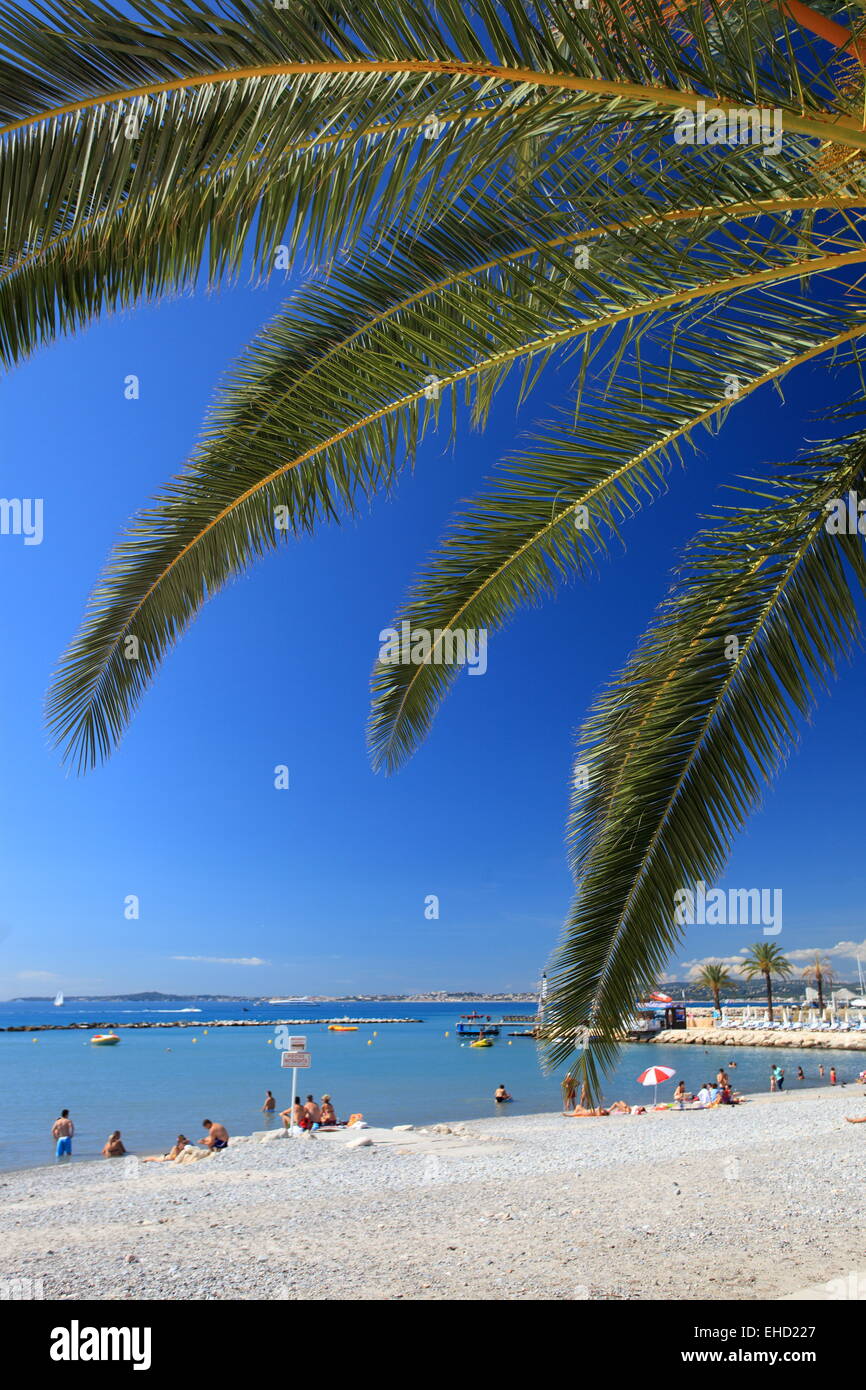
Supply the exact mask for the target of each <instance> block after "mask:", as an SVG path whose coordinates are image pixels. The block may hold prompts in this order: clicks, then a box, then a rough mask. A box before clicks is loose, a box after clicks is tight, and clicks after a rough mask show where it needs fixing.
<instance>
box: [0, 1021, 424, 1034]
mask: <svg viewBox="0 0 866 1390" xmlns="http://www.w3.org/2000/svg"><path fill="white" fill-rule="evenodd" d="M423 1022H424V1020H423V1018H197V1019H194V1020H193V1019H189V1018H183V1019H181V1018H179V1019H176V1020H163V1019H160V1020H159V1022H156V1023H141V1022H136V1023H107V1022H106V1021H105V1020H104V1019H103V1020H101V1021H100V1022H99V1023H19V1024H13V1025H11V1026H10V1027H9V1028H0V1033H65V1032H70V1031H72V1030H75V1029H78V1030H80V1031H83V1032H85V1033H88V1032H92V1031H93V1030H94V1029H98V1028H127V1029H134V1028H198V1030H199V1031H200V1032H202V1031H203V1030H204V1029H205V1028H321V1027H322V1026H323V1025H325V1026H326V1027H327V1025H328V1024H329V1023H339V1024H341V1025H346V1024H352V1025H354V1026H356V1027H359V1028H362V1027H363V1028H366V1027H370V1028H374V1027H375V1028H378V1026H379V1025H380V1024H381V1023H423Z"/></svg>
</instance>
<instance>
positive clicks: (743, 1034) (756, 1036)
mask: <svg viewBox="0 0 866 1390" xmlns="http://www.w3.org/2000/svg"><path fill="white" fill-rule="evenodd" d="M651 1041H652V1042H654V1043H664V1044H665V1045H666V1046H669V1045H670V1044H671V1043H697V1044H698V1045H699V1046H700V1047H787V1048H823V1049H826V1050H830V1051H834V1052H837V1051H838V1052H849V1051H850V1052H866V1033H809V1032H802V1033H798V1032H793V1033H782V1032H776V1030H775V1029H772V1028H755V1029H751V1028H750V1029H748V1030H744V1029H742V1028H663V1029H662V1031H661V1032H660V1033H656V1034H655V1036H654V1037H653V1038H652V1039H651Z"/></svg>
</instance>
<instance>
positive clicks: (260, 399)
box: [49, 201, 866, 766]
mask: <svg viewBox="0 0 866 1390" xmlns="http://www.w3.org/2000/svg"><path fill="white" fill-rule="evenodd" d="M546 221H547V224H548V225H547V227H546V230H547V231H548V232H549V230H550V227H549V217H548V218H547V219H546ZM770 222H771V226H770V229H769V230H768V231H766V232H764V233H762V234H760V235H758V233H757V232H756V231H755V230H754V229H749V230H744V231H743V232H742V236H744V237H748V241H749V248H750V250H749V254H750V257H751V259H752V262H753V263H755V262H756V263H757V264H759V265H761V266H762V267H764V268H762V269H761V270H758V271H755V272H754V273H752V274H750V275H747V276H738V275H731V274H730V272H731V271H732V270H734V271H735V270H736V269H737V268H738V266H739V265H740V264H741V247H740V245H739V241H738V235H737V231H736V227H735V226H732V227H730V228H728V231H727V236H726V240H725V243H724V244H723V245H721V246H720V245H717V244H716V243H715V242H714V241H713V239H712V238H707V237H705V236H703V235H702V230H703V229H702V228H701V227H699V228H696V229H694V230H693V231H692V232H691V233H689V234H688V235H683V234H681V233H678V235H677V237H676V238H674V239H671V240H665V239H663V238H660V237H659V236H658V235H657V233H656V232H655V230H654V229H653V228H652V227H643V226H642V227H640V228H636V229H631V230H629V231H628V232H622V233H620V234H618V235H617V236H616V237H613V236H609V237H606V238H604V240H603V242H602V243H601V247H600V251H599V253H598V259H599V265H598V267H597V268H593V269H591V270H586V269H584V268H582V267H580V268H579V267H577V266H575V264H574V263H573V261H571V260H570V259H568V258H567V257H565V256H564V255H563V254H562V251H561V249H553V250H551V249H550V247H549V246H548V245H547V243H544V244H541V245H539V247H538V250H537V254H536V264H535V265H527V264H526V263H525V262H524V261H523V260H522V259H517V260H516V261H513V260H512V259H511V258H508V257H506V259H504V260H503V256H502V252H503V250H505V251H506V252H508V251H509V250H513V249H514V246H515V244H519V245H522V244H523V239H524V236H525V232H524V231H523V229H521V233H520V235H519V236H517V237H516V238H515V233H514V232H513V231H512V230H511V229H509V228H506V229H505V231H504V232H503V231H501V230H500V223H501V218H499V217H498V216H497V207H496V203H495V201H494V202H492V204H491V206H490V207H489V208H487V207H486V206H485V205H484V204H482V203H478V202H477V201H476V203H475V205H474V206H473V208H472V209H467V210H466V211H465V212H461V213H459V214H458V213H457V212H455V213H454V214H453V215H452V216H451V217H450V218H447V219H443V220H442V221H441V222H440V223H439V224H438V225H437V226H435V227H434V228H431V229H430V232H429V233H428V235H427V236H426V237H425V238H423V239H422V238H420V237H419V236H418V235H412V236H411V237H409V238H408V239H407V238H405V237H397V238H396V239H395V240H394V241H393V242H392V243H380V242H377V243H376V245H375V246H369V247H368V248H367V251H366V254H365V255H364V256H363V257H362V258H361V260H360V262H359V263H358V264H354V263H350V264H349V265H348V266H347V267H345V268H341V269H338V270H336V271H335V272H334V274H333V275H332V276H331V277H330V278H329V279H328V280H326V281H325V282H323V283H321V284H317V285H315V286H313V287H312V288H311V289H310V290H308V291H307V292H305V293H304V294H303V295H302V296H300V298H299V299H298V300H297V302H296V303H295V304H294V305H293V306H292V309H291V310H290V311H289V312H288V313H285V314H282V315H280V316H278V318H277V319H276V320H275V321H274V322H273V323H272V324H271V325H270V326H269V329H268V330H267V332H266V333H265V334H263V335H262V336H261V338H260V339H259V340H258V341H257V342H256V343H254V345H253V347H252V349H251V351H250V353H249V354H248V358H247V360H245V361H242V362H241V364H240V365H239V366H238V368H237V369H236V372H235V377H234V381H232V382H230V383H229V385H228V387H227V388H226V390H225V391H224V393H223V399H222V402H221V403H220V404H219V405H218V407H217V409H216V411H215V412H214V415H213V418H212V421H211V423H210V424H209V425H208V427H207V428H206V431H205V437H204V441H203V444H202V447H201V449H200V450H199V453H198V455H197V456H196V457H195V458H194V459H193V460H192V462H191V463H190V465H189V467H188V468H187V470H186V472H185V473H184V474H181V475H180V477H179V478H178V479H177V480H176V481H175V482H174V483H173V484H172V485H171V486H170V487H169V489H168V490H167V491H166V493H165V494H164V496H163V497H162V498H161V499H158V500H157V502H156V504H155V505H154V506H153V507H151V508H149V509H148V510H147V511H145V512H143V513H142V514H141V515H140V516H139V517H138V518H137V519H136V520H135V522H134V523H133V526H132V529H131V534H130V537H129V539H128V540H127V541H125V542H123V543H122V544H121V546H120V547H119V549H118V551H117V553H116V555H115V557H114V558H113V559H112V560H111V561H110V563H109V567H108V569H107V571H106V573H105V576H104V579H103V582H102V584H101V586H100V587H99V588H98V589H97V591H96V593H95V595H94V597H93V600H92V602H91V606H90V611H89V614H88V616H87V618H86V620H85V624H84V627H83V629H82V633H81V636H80V637H79V639H78V640H77V641H76V642H75V643H74V644H73V646H72V647H71V648H70V651H69V652H68V653H67V655H66V657H65V658H64V661H63V664H62V667H61V670H60V672H59V674H58V677H57V679H56V681H55V684H54V687H53V689H52V692H51V695H50V698H49V719H50V722H51V724H52V727H53V728H54V730H55V732H56V734H57V737H58V739H59V741H60V742H61V743H62V744H63V746H64V748H65V750H66V753H67V756H72V757H74V758H75V759H77V760H78V762H79V765H81V766H89V765H91V764H92V763H93V762H94V761H95V760H97V759H98V758H100V757H103V756H105V755H106V753H107V752H109V751H110V749H111V747H112V746H113V744H114V743H115V742H116V740H117V738H118V737H119V736H120V733H121V731H122V729H123V727H124V726H125V724H126V722H127V721H128V719H129V718H130V716H131V713H132V711H133V710H134V709H135V708H136V705H137V703H138V701H139V699H140V697H141V694H142V693H143V691H144V689H145V688H146V686H147V685H148V684H149V682H150V680H151V679H152V678H153V675H154V673H155V671H156V669H157V667H158V665H159V662H160V661H161V659H162V657H163V655H164V654H165V652H166V651H167V650H168V649H169V648H170V646H171V645H172V644H173V643H174V641H175V640H176V638H177V636H178V635H179V633H180V632H182V631H183V630H184V628H185V627H186V626H187V624H188V623H189V621H190V620H191V618H192V617H193V616H194V614H195V612H196V611H197V610H198V609H199V608H200V607H201V605H202V604H203V603H204V602H205V601H206V599H207V598H208V597H210V596H211V595H212V594H213V593H215V592H216V591H217V590H218V589H219V588H221V587H222V585H223V584H224V583H225V582H226V581H227V579H229V578H230V577H231V576H232V575H233V574H237V573H238V572H240V571H241V570H242V569H243V568H245V567H246V566H247V565H248V564H249V563H250V562H251V561H252V560H253V559H254V558H255V557H256V556H258V555H261V554H262V553H264V551H266V550H267V549H270V548H273V547H274V546H275V545H277V544H278V543H279V542H280V540H285V539H287V536H288V535H289V534H290V533H292V532H296V531H298V530H309V529H311V528H312V527H313V526H314V525H315V524H316V523H317V522H318V521H320V520H321V519H323V518H328V517H335V516H337V515H339V514H340V512H341V511H342V510H345V509H347V508H348V509H350V510H351V509H352V508H353V507H354V506H355V505H356V495H357V494H359V493H360V494H361V495H362V496H366V495H369V494H370V493H371V492H372V491H374V490H375V489H376V488H378V487H387V486H388V485H389V484H390V482H391V481H392V479H393V477H394V475H395V471H396V469H397V468H398V467H399V466H400V464H401V463H402V461H403V458H404V456H408V457H409V458H411V457H412V454H413V452H414V449H415V447H416V444H417V441H418V439H419V437H420V435H421V433H422V432H423V429H424V428H425V425H426V423H427V421H428V420H429V419H430V418H431V417H434V416H435V415H436V414H437V413H438V408H439V405H440V403H441V402H440V400H439V399H436V400H434V401H432V402H431V400H430V399H429V398H430V394H431V387H430V385H429V383H430V382H431V380H433V381H434V382H435V389H436V391H437V392H438V391H439V390H440V389H441V391H442V392H443V393H444V392H446V391H447V390H448V388H449V387H450V388H455V387H457V386H460V385H462V387H463V389H464V390H465V391H467V392H468V391H469V389H470V387H473V386H474V397H471V399H472V404H473V410H474V414H475V417H476V419H477V420H478V421H483V419H484V418H485V415H486V413H487V411H488V409H489V406H490V402H491V399H492V396H493V394H494V392H495V390H496V389H497V388H498V387H500V386H501V385H502V383H503V382H504V380H505V379H506V377H507V375H508V373H509V371H510V370H511V369H512V368H513V366H514V365H515V364H517V363H519V362H521V361H522V362H523V363H524V387H525V388H528V387H529V386H530V385H531V384H532V380H533V378H532V376H531V374H530V371H531V369H534V370H535V371H537V369H538V368H539V366H541V365H543V363H544V362H545V361H547V360H548V359H549V357H550V356H551V354H552V353H554V352H555V351H557V350H562V349H563V348H567V347H568V346H569V345H570V344H574V343H576V342H578V341H579V340H581V339H584V340H586V339H588V338H590V337H591V335H592V334H593V333H594V332H597V331H598V330H599V329H600V328H602V327H606V328H608V329H609V328H611V327H612V326H614V325H617V324H627V323H628V322H629V321H630V320H634V319H636V318H644V319H647V318H648V317H649V316H650V315H651V314H652V313H653V312H657V311H658V310H660V309H663V308H665V309H668V308H671V307H678V306H680V305H687V304H691V303H694V302H697V301H698V300H700V299H701V298H705V297H707V296H718V295H719V294H722V293H727V294H734V293H737V292H739V291H741V290H746V289H751V288H753V287H754V286H755V285H760V284H764V283H772V282H773V281H774V280H776V281H782V280H784V279H786V278H792V277H793V276H796V275H797V274H798V273H799V267H800V265H801V263H800V262H797V261H796V260H792V255H791V248H790V245H789V241H790V239H789V238H787V237H786V236H784V235H782V233H783V232H784V228H783V227H781V226H780V227H779V228H778V229H776V230H774V229H773V225H772V220H770ZM837 236H838V237H840V239H839V240H838V241H836V242H834V243H833V246H836V245H838V246H839V247H840V249H839V251H838V254H836V255H827V254H824V255H822V256H819V257H815V258H812V259H810V260H809V262H808V264H810V265H812V266H815V267H818V268H823V269H826V268H829V267H832V266H837V265H839V266H841V265H845V264H848V263H851V262H856V261H859V260H863V259H866V249H864V247H863V245H862V243H861V242H860V241H859V239H858V238H857V237H856V236H854V237H849V235H848V233H847V231H844V234H837ZM849 245H850V246H854V247H855V248H856V249H854V250H849V249H848V247H849ZM821 249H822V250H824V251H825V252H826V251H827V249H828V247H822V248H821ZM829 249H832V248H829ZM491 250H495V251H496V252H498V253H499V255H498V257H493V258H491V255H490V252H491ZM461 261H462V263H463V264H467V265H469V269H468V270H467V273H466V275H465V276H463V277H462V278H461V277H459V276H457V277H455V275H454V267H455V264H458V265H459V264H460V263H461ZM478 264H481V265H482V267H483V268H482V269H481V270H480V271H479V270H477V269H474V268H473V267H475V266H476V265H478ZM446 271H448V272H450V278H449V277H446V276H445V275H444V272H446ZM726 276H727V277H728V278H725V277H726ZM672 287H674V288H673V289H672ZM395 296H396V297H397V305H398V306H399V307H398V308H397V310H396V312H394V313H390V314H385V313H383V312H382V311H381V310H382V306H383V305H388V304H389V303H390V304H392V305H393V304H394V300H395ZM374 310H375V312H374ZM359 320H360V324H361V325H362V326H363V325H365V324H366V323H367V321H368V320H369V322H370V326H369V327H361V328H359ZM359 332H360V334H361V336H360V338H359ZM335 344H338V345H342V346H341V347H340V349H339V351H338V352H336V354H335V350H334V345H335ZM360 348H363V351H360V350H359V349H360ZM455 411H456V400H455V393H454V392H453V391H452V426H453V423H454V420H455V419H456V415H455ZM130 638H132V639H134V642H133V646H134V648H135V650H136V652H137V653H138V655H137V656H136V658H135V659H133V660H130V659H128V657H127V656H126V655H125V653H126V650H127V647H128V639H130Z"/></svg>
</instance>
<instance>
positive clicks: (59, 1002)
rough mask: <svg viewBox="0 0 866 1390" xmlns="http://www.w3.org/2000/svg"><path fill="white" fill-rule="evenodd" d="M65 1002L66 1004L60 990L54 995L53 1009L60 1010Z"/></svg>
mask: <svg viewBox="0 0 866 1390" xmlns="http://www.w3.org/2000/svg"><path fill="white" fill-rule="evenodd" d="M65 1002H66V1001H65V1000H64V998H63V990H62V989H59V990H58V991H57V993H56V994H55V996H54V1007H55V1009H62V1008H63V1005H64V1003H65Z"/></svg>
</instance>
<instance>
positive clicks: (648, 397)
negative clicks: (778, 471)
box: [368, 297, 866, 787]
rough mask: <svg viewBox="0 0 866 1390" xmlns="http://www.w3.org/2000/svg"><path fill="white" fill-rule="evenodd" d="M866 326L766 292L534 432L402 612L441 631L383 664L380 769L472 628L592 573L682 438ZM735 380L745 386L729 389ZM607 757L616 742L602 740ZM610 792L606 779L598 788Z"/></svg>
mask: <svg viewBox="0 0 866 1390" xmlns="http://www.w3.org/2000/svg"><path fill="white" fill-rule="evenodd" d="M864 333H866V318H863V317H859V318H854V319H840V317H839V315H838V313H835V312H832V311H830V310H829V309H821V308H819V307H818V306H817V305H810V304H809V303H808V302H797V301H795V300H791V299H781V298H772V297H766V298H765V299H764V300H763V302H749V303H748V305H747V306H743V307H741V306H740V305H739V304H737V305H736V306H734V307H733V308H730V309H728V311H727V312H723V313H721V314H718V315H716V316H714V317H713V320H712V331H711V333H710V332H707V331H706V330H702V331H695V332H693V333H691V334H687V333H684V332H683V331H682V330H680V331H679V332H678V334H677V352H678V360H679V362H680V365H679V366H666V365H664V364H662V365H656V366H653V365H651V364H648V363H644V364H643V368H642V371H641V372H640V373H638V374H635V373H634V372H632V373H630V374H629V375H626V374H624V373H622V372H620V374H619V375H618V376H617V378H616V379H615V382H614V385H613V387H612V388H607V387H606V386H605V385H604V383H602V384H601V385H599V386H598V387H597V388H595V389H594V390H593V391H592V392H589V391H585V392H584V394H583V397H582V399H581V404H580V411H579V414H578V416H577V419H576V420H574V421H572V422H567V423H558V424H555V425H551V426H549V427H548V428H547V429H546V430H544V431H543V432H540V433H536V434H534V436H533V439H532V443H531V446H530V447H529V448H528V449H526V450H525V451H523V452H522V453H521V454H520V455H518V456H517V457H516V458H514V459H512V460H510V461H509V462H507V463H506V465H505V466H504V467H503V468H502V469H501V471H500V473H499V475H498V477H497V478H496V479H495V480H494V486H493V487H492V488H491V489H490V491H488V492H485V493H483V494H482V495H481V496H479V497H476V498H475V499H474V500H473V502H472V503H471V505H470V507H469V508H468V510H465V511H464V512H463V513H462V514H461V515H459V516H458V517H457V518H456V520H455V522H454V523H453V525H452V526H451V528H450V530H449V532H448V533H447V534H446V536H445V537H444V539H443V541H442V542H441V545H440V546H439V548H438V549H437V551H436V552H435V554H434V555H433V557H432V559H431V560H430V561H429V562H428V564H427V566H426V567H425V569H424V571H423V572H422V574H421V575H420V576H419V578H418V579H417V580H416V582H415V585H414V587H413V590H412V592H411V594H410V596H409V599H408V600H407V602H406V603H405V604H404V605H403V606H402V608H401V609H400V610H399V612H398V614H397V616H396V617H395V618H394V620H393V624H392V625H393V627H394V628H395V629H397V630H400V631H402V630H403V625H404V624H408V627H409V630H423V631H425V632H428V633H431V634H435V636H434V637H433V638H431V644H430V649H429V653H427V654H426V656H425V659H424V660H423V661H419V662H418V663H417V664H410V663H405V664H399V663H393V664H392V663H389V662H379V663H377V665H376V667H375V669H374V672H373V678H372V687H373V704H372V711H371V716H370V723H369V729H368V742H369V745H370V749H371V756H372V759H373V765H374V766H375V767H377V768H385V769H386V770H388V771H394V770H396V769H397V768H398V767H399V766H401V764H402V763H403V762H404V761H405V760H406V759H407V758H409V757H410V756H411V755H412V753H413V752H414V751H415V749H416V747H417V746H418V744H419V743H420V742H421V741H422V740H423V739H424V738H425V737H426V735H427V733H428V732H429V730H430V727H431V725H432V722H433V719H434V717H435V714H436V711H437V709H438V707H439V704H440V703H441V701H442V699H443V698H444V697H445V694H446V693H447V691H448V689H449V688H450V687H451V685H452V684H453V682H454V681H455V680H456V678H457V676H458V675H459V673H460V670H461V669H462V668H461V666H460V665H459V664H456V663H454V662H447V661H444V660H443V651H444V648H445V644H446V643H448V644H449V646H450V648H452V649H455V650H458V651H459V650H462V649H463V648H461V647H460V646H457V647H455V644H454V638H455V636H456V635H457V634H458V632H464V631H465V630H471V631H477V630H483V631H484V632H486V633H487V634H488V636H489V634H490V633H491V632H493V631H495V630H496V629H498V628H499V627H501V626H502V625H503V624H504V623H505V622H507V621H508V619H509V618H510V617H511V616H513V614H514V613H515V612H516V611H518V610H519V609H520V608H522V607H523V606H525V605H527V604H533V603H538V602H540V601H541V600H542V599H543V598H545V597H546V596H547V595H549V594H550V593H552V592H553V591H554V589H555V588H556V586H557V585H558V584H559V583H561V582H563V581H566V580H568V579H569V578H573V577H575V576H577V577H580V576H582V575H583V574H584V573H585V572H586V571H587V569H589V568H591V567H593V566H594V564H595V562H596V559H597V557H598V556H599V555H600V554H601V553H602V552H604V551H606V549H607V546H608V543H609V540H610V538H611V537H613V536H619V534H620V532H621V526H622V523H623V521H624V520H625V519H626V518H627V517H630V516H632V515H633V514H634V513H635V512H636V511H638V510H639V509H640V508H641V507H642V506H643V505H645V504H646V503H647V502H649V501H652V500H653V499H654V498H655V496H656V495H657V493H658V491H659V489H660V488H661V487H662V486H663V484H664V479H665V476H666V474H667V471H668V468H669V466H670V463H671V461H672V460H675V459H682V457H683V455H682V445H683V444H684V443H686V442H693V441H692V435H693V434H694V432H695V431H696V430H697V429H698V428H699V427H701V426H703V427H704V428H706V429H709V430H713V429H715V428H718V426H719V423H720V421H721V419H722V418H724V417H725V416H726V415H727V412H728V411H729V410H730V409H732V408H733V407H734V406H735V405H736V404H738V403H740V402H741V401H743V400H745V399H746V398H747V397H748V396H749V395H751V394H752V392H754V391H755V390H757V389H758V388H759V387H761V386H763V385H766V384H768V383H770V382H778V381H779V379H780V378H781V377H782V376H783V375H784V374H786V373H787V372H789V371H791V370H792V369H793V368H794V367H796V366H799V365H801V364H803V363H806V362H810V361H812V360H813V359H814V358H815V357H817V356H819V355H821V354H824V353H833V352H837V351H838V350H839V349H842V348H843V347H845V346H846V345H847V344H849V343H855V342H856V340H857V339H859V338H860V337H862V336H863V334H864ZM731 383H736V391H735V393H732V391H731ZM604 747H605V751H606V754H607V756H608V757H610V756H611V754H612V745H611V744H610V742H609V741H606V742H605V744H604ZM599 783H600V785H601V786H602V787H607V785H608V784H607V782H606V781H604V780H603V779H597V780H596V785H597V786H598V785H599Z"/></svg>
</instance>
